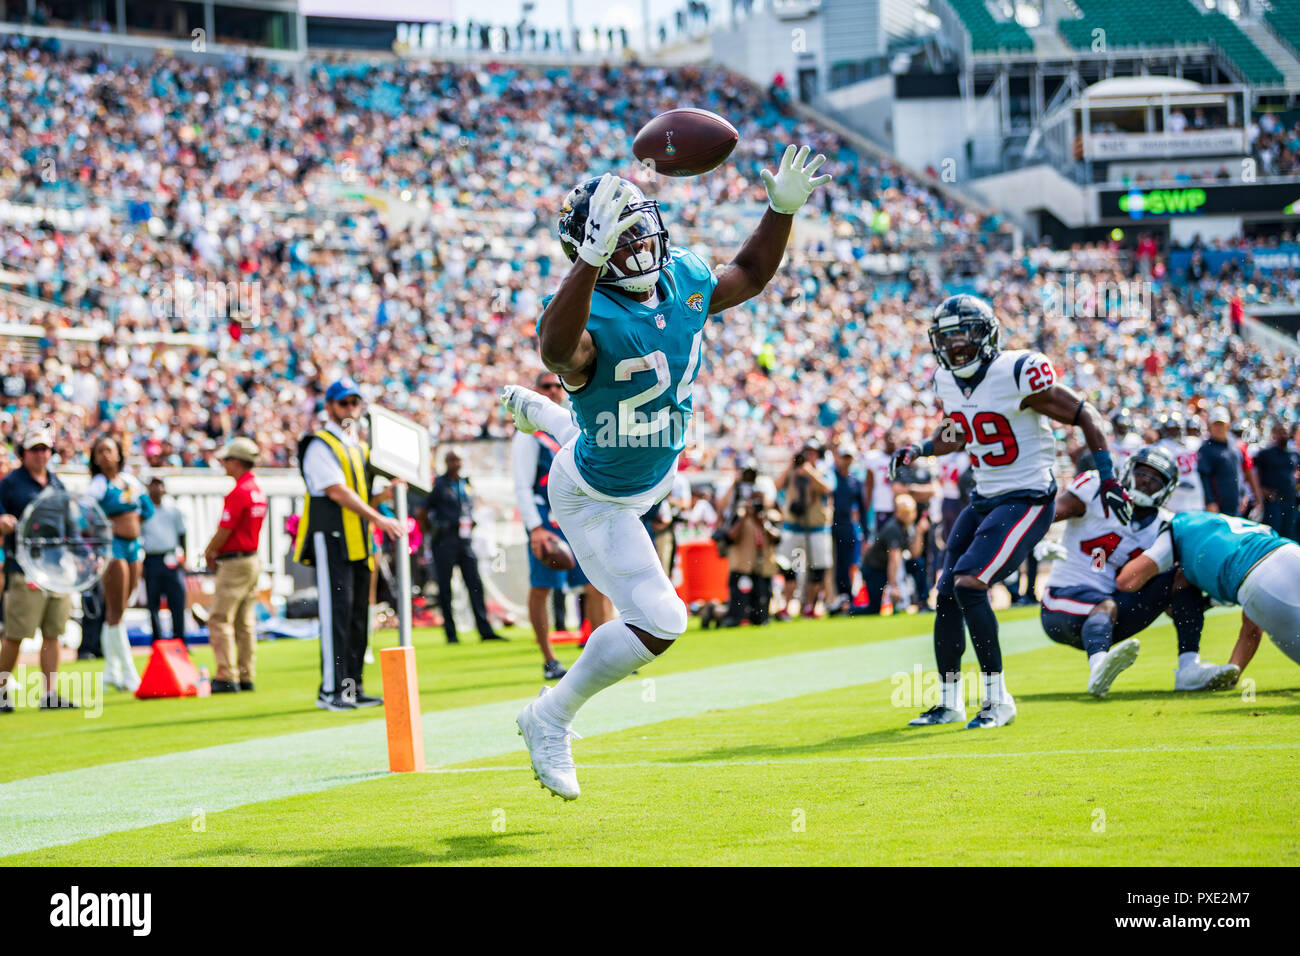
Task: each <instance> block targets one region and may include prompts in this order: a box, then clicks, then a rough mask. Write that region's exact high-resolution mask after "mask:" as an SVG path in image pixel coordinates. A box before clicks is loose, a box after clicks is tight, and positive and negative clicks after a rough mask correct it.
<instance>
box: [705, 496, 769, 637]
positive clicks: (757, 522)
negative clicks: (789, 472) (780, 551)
mask: <svg viewBox="0 0 1300 956" xmlns="http://www.w3.org/2000/svg"><path fill="white" fill-rule="evenodd" d="M747 490H748V491H749V494H748V496H747V497H743V496H742V497H740V498H739V500H738V502H737V505H736V509H735V512H734V516H733V518H732V520H731V522H730V526H729V527H728V528H727V529H726V534H727V540H728V542H729V545H730V546H729V547H728V549H727V570H728V581H727V585H728V592H729V594H730V601H729V603H728V607H727V613H726V616H725V617H723V619H722V620H721V622H719V623H720V625H721V626H722V627H735V626H737V625H739V624H740V623H741V622H742V621H749V623H750V624H759V625H762V624H769V623H771V621H770V620H769V613H770V611H771V607H772V576H773V575H774V574H775V573H776V548H777V544H778V543H779V542H780V540H781V512H780V511H778V510H777V509H775V508H769V507H768V506H767V502H766V500H765V498H764V495H763V491H762V490H761V489H760V488H758V487H755V486H753V485H751V486H750V487H749V488H748V489H747Z"/></svg>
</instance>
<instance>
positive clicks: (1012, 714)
mask: <svg viewBox="0 0 1300 956" xmlns="http://www.w3.org/2000/svg"><path fill="white" fill-rule="evenodd" d="M1015 719H1016V702H1015V700H1013V699H1012V697H1011V695H1010V694H1008V695H1007V697H1006V700H1004V701H1002V703H1000V704H995V703H993V701H991V700H986V701H984V706H982V707H981V708H980V712H979V713H978V714H976V715H975V716H974V717H972V718H971V721H970V723H969V724H967V725H966V729H967V730H982V729H984V728H986V727H1005V726H1006V725H1007V724H1009V723H1011V722H1013V721H1014V720H1015Z"/></svg>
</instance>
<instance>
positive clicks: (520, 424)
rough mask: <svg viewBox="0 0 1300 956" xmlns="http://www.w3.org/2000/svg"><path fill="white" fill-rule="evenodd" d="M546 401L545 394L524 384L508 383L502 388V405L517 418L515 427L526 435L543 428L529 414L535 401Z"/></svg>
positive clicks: (507, 412) (508, 413)
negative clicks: (538, 392) (540, 393)
mask: <svg viewBox="0 0 1300 956" xmlns="http://www.w3.org/2000/svg"><path fill="white" fill-rule="evenodd" d="M544 401H546V398H545V397H544V396H542V395H538V394H537V393H536V392H534V391H533V390H532V389H530V388H524V387H523V386H522V385H507V386H505V387H504V388H503V389H501V407H502V408H503V409H505V412H506V414H507V415H509V416H511V417H512V418H513V419H514V420H515V427H516V428H518V429H519V430H520V431H521V432H523V433H524V434H525V435H531V434H532V433H533V432H535V431H538V430H539V429H540V428H541V426H540V425H538V424H537V422H536V421H535V420H534V419H533V417H532V416H531V415H529V414H528V410H529V409H530V408H532V407H534V403H536V402H544Z"/></svg>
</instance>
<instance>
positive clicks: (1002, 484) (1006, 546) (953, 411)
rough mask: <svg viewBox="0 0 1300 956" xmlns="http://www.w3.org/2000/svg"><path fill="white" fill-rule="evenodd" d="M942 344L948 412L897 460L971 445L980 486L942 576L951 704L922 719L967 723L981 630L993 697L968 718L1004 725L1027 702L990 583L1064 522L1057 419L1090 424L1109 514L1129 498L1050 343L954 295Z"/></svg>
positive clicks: (957, 527) (934, 335)
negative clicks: (1057, 367) (969, 681)
mask: <svg viewBox="0 0 1300 956" xmlns="http://www.w3.org/2000/svg"><path fill="white" fill-rule="evenodd" d="M930 346H931V348H933V349H934V354H935V358H937V359H938V361H939V365H940V366H941V367H940V368H939V370H938V371H937V372H935V376H934V386H935V391H936V393H937V394H938V397H939V400H940V401H941V402H942V404H943V411H944V420H943V422H941V423H940V425H939V427H938V428H937V429H936V430H935V432H934V434H933V435H932V436H931V437H930V438H928V439H926V440H925V442H924V443H922V444H921V445H919V446H918V445H908V446H907V447H905V448H901V449H899V451H898V452H897V453H896V454H895V455H894V461H893V467H894V469H895V470H896V469H897V468H899V467H901V466H903V465H905V464H909V463H910V462H912V461H915V460H916V459H917V458H921V457H927V456H930V455H946V454H948V453H949V452H953V451H961V450H963V449H965V450H966V451H968V452H969V453H970V463H971V470H972V471H973V472H974V474H975V491H974V492H973V493H972V495H971V501H970V504H968V505H967V506H966V507H965V508H964V509H963V510H962V512H961V514H960V515H959V516H958V517H957V521H956V524H954V526H953V529H952V534H951V535H949V537H948V548H947V551H946V552H945V557H944V565H943V573H942V575H940V577H939V585H938V599H937V603H936V605H935V612H936V613H935V620H934V655H935V658H936V660H937V662H938V665H939V675H940V680H941V681H942V682H943V683H942V697H941V699H940V701H941V702H940V703H939V704H938V705H936V706H934V707H931V708H930V709H929V710H927V711H926V712H925V713H924V714H922V715H921V716H920V717H918V718H916V719H915V720H912V721H911V722H910V723H911V724H912V725H913V726H924V725H928V724H948V723H954V722H957V721H965V719H966V712H965V705H964V703H963V700H962V694H961V656H962V652H963V651H964V650H965V648H966V628H970V634H971V643H972V644H974V645H975V654H976V656H977V657H978V658H979V663H980V670H981V672H982V673H983V679H984V703H983V706H981V707H980V712H979V713H978V714H976V715H975V717H974V718H972V719H971V721H970V723H968V724H966V726H967V727H968V728H971V729H974V728H982V727H1001V726H1004V725H1006V724H1009V723H1011V722H1012V721H1013V720H1015V718H1016V703H1015V700H1014V699H1013V698H1012V697H1011V695H1010V694H1009V693H1007V689H1006V683H1005V681H1004V680H1003V674H1002V648H1001V647H1000V646H999V644H998V619H997V617H996V616H995V615H994V613H993V607H992V605H990V604H989V594H988V589H989V586H990V585H992V584H995V583H996V582H998V581H1001V580H1002V579H1003V578H1005V577H1007V576H1008V575H1010V574H1011V573H1012V572H1013V571H1015V570H1016V569H1017V568H1019V567H1020V565H1021V564H1022V563H1024V560H1025V558H1026V557H1027V556H1028V555H1029V554H1030V552H1031V551H1032V550H1033V547H1034V545H1035V544H1037V543H1038V542H1039V541H1040V540H1041V539H1042V537H1043V535H1044V534H1045V533H1046V532H1047V529H1048V527H1049V526H1050V525H1051V523H1052V516H1053V514H1054V513H1055V499H1056V476H1055V473H1054V470H1053V465H1054V464H1055V460H1056V440H1055V437H1054V435H1053V430H1052V424H1051V423H1052V422H1053V421H1056V422H1060V423H1062V424H1064V425H1078V426H1079V427H1080V428H1081V429H1082V430H1083V435H1084V438H1085V440H1086V441H1087V443H1088V448H1089V449H1090V450H1091V451H1092V456H1093V461H1094V462H1095V463H1096V465H1097V470H1098V472H1099V474H1100V481H1101V496H1102V505H1103V507H1104V508H1105V511H1106V514H1107V515H1110V514H1111V513H1114V514H1115V515H1116V517H1117V518H1118V519H1119V520H1120V521H1121V522H1127V521H1128V517H1129V499H1128V495H1127V494H1126V493H1125V491H1124V488H1123V487H1122V486H1121V485H1120V483H1119V481H1118V480H1117V479H1116V478H1115V476H1114V474H1113V466H1112V464H1111V458H1110V452H1109V450H1108V448H1107V444H1106V432H1105V420H1104V419H1103V418H1102V417H1101V414H1100V413H1099V412H1098V411H1097V410H1096V409H1095V408H1093V406H1092V405H1091V404H1090V403H1089V402H1087V401H1086V400H1085V399H1084V398H1082V397H1081V396H1079V395H1078V394H1076V393H1075V392H1074V391H1072V390H1071V389H1069V388H1066V387H1065V386H1064V385H1060V384H1058V383H1057V381H1056V372H1055V371H1054V370H1053V368H1052V363H1051V362H1049V361H1048V360H1047V357H1046V356H1045V355H1043V354H1042V353H1040V352H1030V351H1025V350H1021V349H1017V350H1013V351H1007V352H1004V351H1002V345H1001V324H1000V323H999V322H998V319H997V316H995V315H994V314H993V309H992V307H990V306H989V304H988V303H987V302H985V301H984V300H983V299H980V298H977V297H976V296H973V295H955V296H952V297H950V298H948V299H945V300H944V301H943V302H942V303H941V304H940V305H939V307H938V308H937V309H935V312H934V318H933V319H932V320H931V323H930Z"/></svg>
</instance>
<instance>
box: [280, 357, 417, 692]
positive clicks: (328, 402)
mask: <svg viewBox="0 0 1300 956" xmlns="http://www.w3.org/2000/svg"><path fill="white" fill-rule="evenodd" d="M325 412H326V414H327V415H328V416H329V421H328V422H327V423H326V425H325V427H324V428H322V429H320V430H319V431H315V432H312V433H311V434H309V435H306V436H305V437H304V438H303V439H302V441H301V442H299V444H298V462H299V465H300V467H301V468H302V476H303V481H305V482H306V484H307V499H306V501H305V502H304V503H303V512H302V518H301V520H300V521H299V522H298V534H297V537H296V539H295V540H294V549H293V556H294V560H295V561H298V562H299V563H300V564H305V565H308V566H314V567H315V568H316V590H317V594H318V600H319V605H320V611H319V615H320V631H321V639H320V666H321V682H320V690H319V692H318V694H317V698H316V706H317V707H319V708H320V709H322V710H332V711H340V710H355V709H356V708H358V707H375V706H378V705H379V704H382V703H383V698H380V697H371V696H369V695H368V694H366V693H365V689H364V687H363V683H362V673H361V671H362V664H363V661H364V659H365V654H366V632H367V630H368V628H367V624H368V618H369V615H370V573H371V569H372V568H373V567H374V559H373V558H372V557H371V541H372V538H371V531H370V525H371V524H374V525H375V526H377V527H378V528H379V529H380V530H381V531H382V532H383V533H384V534H386V535H390V536H392V537H393V538H398V537H400V535H401V531H402V528H401V525H399V524H398V523H397V521H396V519H393V518H388V517H385V516H384V515H381V514H380V513H379V512H378V511H376V510H375V509H374V507H373V505H375V504H378V503H380V501H381V500H383V499H384V498H387V497H388V495H389V494H391V486H390V488H389V489H387V490H385V492H384V493H383V494H382V495H380V496H378V497H374V498H372V497H371V495H370V483H371V478H372V474H371V472H370V449H369V448H368V447H367V446H366V444H365V443H364V442H362V441H360V440H359V439H358V438H357V432H356V420H357V419H358V418H359V417H360V415H361V393H360V391H358V389H357V386H356V383H355V382H353V381H352V380H351V379H346V378H345V379H342V380H340V381H337V382H335V383H334V384H333V385H331V386H330V387H329V388H328V389H327V390H326V392H325Z"/></svg>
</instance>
